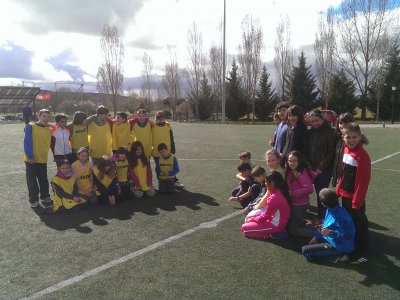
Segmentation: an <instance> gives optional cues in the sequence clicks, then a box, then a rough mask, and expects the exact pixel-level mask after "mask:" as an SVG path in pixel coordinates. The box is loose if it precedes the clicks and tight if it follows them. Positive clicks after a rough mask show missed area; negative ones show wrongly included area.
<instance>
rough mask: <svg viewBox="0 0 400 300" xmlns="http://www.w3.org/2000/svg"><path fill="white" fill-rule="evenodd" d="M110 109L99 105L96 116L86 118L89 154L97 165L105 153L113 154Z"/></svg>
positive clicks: (107, 154)
mask: <svg viewBox="0 0 400 300" xmlns="http://www.w3.org/2000/svg"><path fill="white" fill-rule="evenodd" d="M108 113H109V110H108V108H107V107H105V106H99V107H98V108H97V111H96V115H95V116H90V117H89V118H87V119H86V124H87V127H88V142H89V154H90V157H91V158H92V161H93V164H94V165H97V164H98V163H99V161H100V158H101V157H102V156H104V155H106V156H109V155H111V152H112V151H111V148H112V134H111V133H112V129H111V127H112V121H111V120H110V119H109V118H108Z"/></svg>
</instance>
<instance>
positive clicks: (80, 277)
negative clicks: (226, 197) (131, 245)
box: [22, 210, 242, 299]
mask: <svg viewBox="0 0 400 300" xmlns="http://www.w3.org/2000/svg"><path fill="white" fill-rule="evenodd" d="M241 213H242V212H241V211H240V210H239V211H236V212H234V213H231V214H228V215H226V216H224V217H221V218H218V219H215V220H213V221H211V222H204V223H201V224H200V225H199V226H197V227H194V228H191V229H188V230H186V231H183V232H181V233H178V234H176V235H173V236H171V237H169V238H166V239H164V240H161V241H158V242H156V243H154V244H151V245H149V246H147V247H145V248H142V249H140V250H137V251H135V252H131V253H129V254H127V255H125V256H122V257H120V258H118V259H115V260H112V261H110V262H108V263H105V264H103V265H101V266H98V267H96V268H94V269H92V270H89V271H87V272H85V273H82V274H81V275H77V276H74V277H72V278H69V279H67V280H64V281H61V282H59V283H56V284H54V285H52V286H50V287H48V288H46V289H44V290H41V291H38V292H36V293H34V294H32V295H31V296H29V297H26V298H22V299H37V298H39V297H42V296H44V295H47V294H50V293H54V292H57V291H59V290H61V289H63V288H65V287H67V286H70V285H72V284H74V283H77V282H79V281H81V280H83V279H86V278H88V277H91V276H94V275H96V274H98V273H100V272H103V271H105V270H108V269H110V268H112V267H115V266H117V265H119V264H122V263H124V262H127V261H129V260H132V259H134V258H136V257H139V256H141V255H143V254H146V253H147V252H150V251H153V250H156V249H157V248H160V247H162V246H164V245H166V244H169V243H171V242H174V241H176V240H179V239H181V238H183V237H185V236H188V235H191V234H193V233H195V232H196V231H199V230H201V229H207V228H214V227H216V226H217V225H218V223H220V222H222V221H224V220H227V219H230V218H232V217H235V216H238V215H240V214H241Z"/></svg>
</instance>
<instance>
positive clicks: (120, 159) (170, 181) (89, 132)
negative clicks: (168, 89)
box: [24, 106, 183, 212]
mask: <svg viewBox="0 0 400 300" xmlns="http://www.w3.org/2000/svg"><path fill="white" fill-rule="evenodd" d="M49 117H50V112H49V111H48V110H46V109H43V110H40V111H39V120H38V121H37V122H30V123H28V124H27V125H26V127H25V137H24V152H25V157H24V161H25V165H26V179H27V186H28V192H29V202H30V204H31V207H32V208H35V207H38V206H39V205H41V206H43V207H44V208H45V209H46V210H45V211H46V212H61V211H78V210H81V209H83V208H86V207H87V206H88V204H89V203H95V202H98V203H101V204H105V205H115V204H116V203H117V202H119V201H122V200H127V199H132V198H134V197H135V198H142V197H143V196H144V195H146V196H148V197H152V196H154V195H155V192H156V191H155V188H154V186H153V175H152V174H153V173H152V168H151V165H150V157H151V156H152V157H153V159H154V161H155V172H156V175H157V179H158V183H159V188H158V192H159V193H171V192H174V191H175V188H183V185H182V184H181V183H180V182H179V181H178V180H177V178H176V174H177V173H178V172H179V165H178V160H177V158H176V157H175V155H174V153H175V143H174V138H173V132H172V129H171V126H170V124H169V123H167V122H166V121H165V115H164V113H163V112H158V113H157V114H156V120H155V122H153V121H150V120H149V118H148V116H147V113H146V111H145V110H144V109H139V110H138V111H137V117H134V118H131V119H128V116H127V114H126V113H124V112H118V113H117V114H116V118H115V119H114V120H112V119H110V118H109V110H108V109H107V108H106V107H104V106H100V107H98V109H97V112H96V115H94V116H90V117H88V116H87V115H86V114H85V113H83V112H76V113H75V115H74V118H73V121H72V123H70V124H67V122H68V117H67V116H66V115H64V114H58V115H56V116H55V122H56V125H54V126H52V125H50V124H49ZM49 149H51V150H52V152H53V156H54V161H55V162H56V164H57V174H56V175H55V176H54V178H53V179H52V180H51V187H52V190H53V194H54V199H51V197H50V193H49V182H48V179H47V155H48V150H49ZM89 158H90V159H91V161H90V160H89ZM39 195H40V198H39Z"/></svg>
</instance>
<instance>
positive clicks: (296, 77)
mask: <svg viewBox="0 0 400 300" xmlns="http://www.w3.org/2000/svg"><path fill="white" fill-rule="evenodd" d="M306 60H307V59H306V57H305V56H304V52H303V51H301V55H300V57H299V65H298V66H297V67H293V69H292V72H291V74H290V76H289V78H288V79H287V80H286V93H287V94H289V95H290V98H291V100H292V104H297V105H299V106H300V107H301V108H303V110H304V112H307V111H309V110H311V109H312V108H315V107H316V106H318V103H317V99H316V98H317V95H318V91H317V90H316V85H315V78H314V76H313V75H312V74H311V72H310V68H311V65H310V66H306Z"/></svg>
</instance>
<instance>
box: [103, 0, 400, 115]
mask: <svg viewBox="0 0 400 300" xmlns="http://www.w3.org/2000/svg"><path fill="white" fill-rule="evenodd" d="M395 2H396V0H345V1H343V2H342V4H341V5H340V7H339V8H338V9H336V10H333V9H329V10H328V12H327V13H326V14H325V15H321V18H320V20H319V23H318V32H317V33H316V38H315V43H314V53H315V59H316V60H315V69H316V74H315V76H314V75H313V74H312V73H311V64H309V65H308V64H307V58H306V57H305V55H304V53H303V52H301V55H300V56H299V58H298V62H297V63H296V64H295V63H294V51H293V46H292V44H291V37H290V35H291V31H290V20H289V18H288V17H286V18H282V20H281V21H280V22H279V24H278V25H277V28H276V41H275V46H274V52H275V58H274V68H275V74H276V82H274V83H272V82H271V81H270V74H269V73H268V70H267V69H266V67H265V65H264V66H263V63H262V58H261V53H262V50H263V49H264V45H263V31H262V28H261V26H260V24H259V22H258V21H257V20H255V19H253V18H252V17H251V16H246V17H245V18H244V19H243V21H242V41H241V44H240V45H238V55H237V56H232V57H230V58H231V61H232V68H231V69H230V71H229V72H228V74H222V58H223V54H222V47H221V43H217V44H214V45H212V46H211V48H210V49H209V51H208V54H207V55H206V54H205V52H204V50H203V38H202V33H201V31H200V30H199V29H198V28H197V26H196V24H195V23H193V26H192V27H191V28H190V30H189V31H188V37H187V42H188V43H187V53H188V64H187V66H186V67H185V68H181V67H180V66H179V65H178V60H177V57H176V52H175V49H174V47H173V46H168V52H169V59H168V61H167V62H166V63H165V72H164V75H163V77H162V84H161V85H158V86H156V83H155V80H154V78H155V77H154V75H153V74H152V68H153V65H152V60H151V57H150V56H149V55H148V54H147V53H144V56H143V69H142V79H143V84H142V89H141V93H140V94H141V95H140V96H141V98H142V99H143V103H144V104H145V105H150V104H151V103H153V102H152V100H154V95H155V93H157V97H158V98H160V95H162V94H164V95H165V97H164V98H168V99H169V101H168V104H169V106H170V108H171V110H172V113H173V116H174V118H175V117H176V115H177V113H178V112H179V109H178V107H179V105H181V104H182V100H181V99H187V100H186V101H185V105H186V106H187V105H189V106H190V108H191V111H192V112H193V114H194V116H195V118H198V119H208V118H210V117H211V116H212V115H213V114H214V115H215V114H217V115H218V113H219V112H220V107H221V99H222V94H221V91H222V85H223V84H224V82H225V80H224V78H225V77H227V82H226V115H227V117H228V118H230V119H233V120H235V119H238V118H241V117H244V116H247V118H249V119H250V118H252V119H254V118H255V117H257V118H259V119H266V118H267V117H268V116H270V114H271V112H272V110H273V107H274V105H275V103H276V102H277V101H279V100H282V99H284V100H288V99H289V100H291V101H293V102H294V103H296V104H299V105H301V106H302V107H303V108H304V109H311V108H313V107H317V106H322V107H326V108H329V109H333V110H335V111H337V112H343V111H353V110H354V109H355V107H357V106H358V107H360V108H361V110H362V117H363V118H365V117H366V111H367V109H370V110H371V111H373V112H374V113H375V116H376V118H377V119H379V118H380V117H382V118H388V117H390V116H394V115H395V114H396V113H397V112H398V111H399V105H398V102H399V101H398V100H399V97H398V96H399V95H398V94H397V93H398V89H397V90H396V91H395V92H394V91H393V89H392V87H394V88H396V87H399V88H400V76H399V74H400V66H399V65H400V64H399V60H400V57H399V39H398V34H397V31H398V28H399V27H398V25H399V24H398V20H399V18H398V15H397V14H396V10H395V9H393V8H395V7H397V6H396V3H395ZM102 34H103V37H102V41H101V48H102V52H103V57H104V63H103V64H102V65H101V66H100V67H99V71H98V76H97V80H98V90H99V91H101V92H104V93H106V94H108V95H110V100H111V102H112V103H114V105H115V107H114V110H116V107H117V99H118V97H116V95H118V94H121V93H122V81H123V69H122V64H123V57H124V47H123V43H122V40H121V38H120V37H119V36H118V31H117V29H116V28H115V27H113V26H109V25H105V26H104V28H103V32H102ZM184 82H185V83H184ZM161 89H162V91H161ZM186 111H187V109H186Z"/></svg>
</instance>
